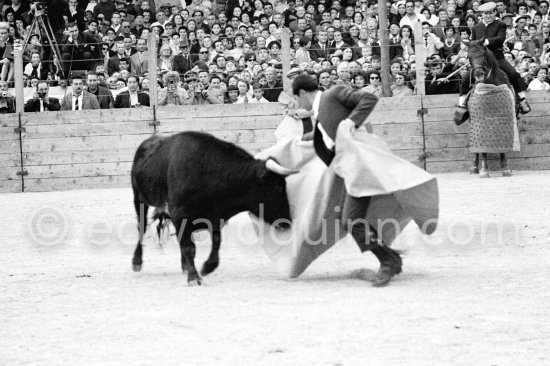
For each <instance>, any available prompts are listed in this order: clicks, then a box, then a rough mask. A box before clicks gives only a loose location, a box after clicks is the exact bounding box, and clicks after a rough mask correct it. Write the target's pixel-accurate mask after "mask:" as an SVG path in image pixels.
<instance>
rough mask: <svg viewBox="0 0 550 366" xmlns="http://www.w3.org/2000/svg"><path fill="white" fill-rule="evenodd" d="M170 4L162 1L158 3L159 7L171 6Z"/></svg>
mask: <svg viewBox="0 0 550 366" xmlns="http://www.w3.org/2000/svg"><path fill="white" fill-rule="evenodd" d="M171 7H172V5H170V3H167V2H163V3H161V4H160V8H161V9H162V8H171Z"/></svg>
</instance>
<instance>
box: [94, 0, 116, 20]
mask: <svg viewBox="0 0 550 366" xmlns="http://www.w3.org/2000/svg"><path fill="white" fill-rule="evenodd" d="M115 11H116V6H115V4H114V2H111V1H110V0H99V3H98V4H97V5H96V6H95V7H94V18H95V19H97V18H98V15H99V14H103V16H104V17H105V19H111V17H112V15H113V13H114V12H115Z"/></svg>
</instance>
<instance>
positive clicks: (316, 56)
mask: <svg viewBox="0 0 550 366" xmlns="http://www.w3.org/2000/svg"><path fill="white" fill-rule="evenodd" d="M327 41H328V36H327V31H326V30H324V29H321V30H319V33H318V34H317V42H315V43H314V44H312V45H311V47H310V48H309V56H310V57H311V59H312V60H313V61H315V62H319V61H321V60H328V55H329V48H328V43H327Z"/></svg>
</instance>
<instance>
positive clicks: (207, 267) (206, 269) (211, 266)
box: [201, 261, 218, 276]
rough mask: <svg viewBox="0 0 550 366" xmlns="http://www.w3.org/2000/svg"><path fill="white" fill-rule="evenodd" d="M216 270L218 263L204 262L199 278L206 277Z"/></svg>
mask: <svg viewBox="0 0 550 366" xmlns="http://www.w3.org/2000/svg"><path fill="white" fill-rule="evenodd" d="M216 268H218V263H213V262H208V261H206V262H204V264H203V265H202V269H201V276H208V275H209V274H210V273H212V272H214V270H215V269H216Z"/></svg>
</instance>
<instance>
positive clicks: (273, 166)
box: [265, 159, 298, 176]
mask: <svg viewBox="0 0 550 366" xmlns="http://www.w3.org/2000/svg"><path fill="white" fill-rule="evenodd" d="M265 167H266V169H267V170H271V171H272V172H273V173H277V174H280V175H285V176H286V175H291V174H296V173H298V172H296V171H293V170H290V169H288V168H285V167H284V166H282V165H281V164H279V163H277V162H276V161H275V160H273V159H267V160H266V161H265Z"/></svg>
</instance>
